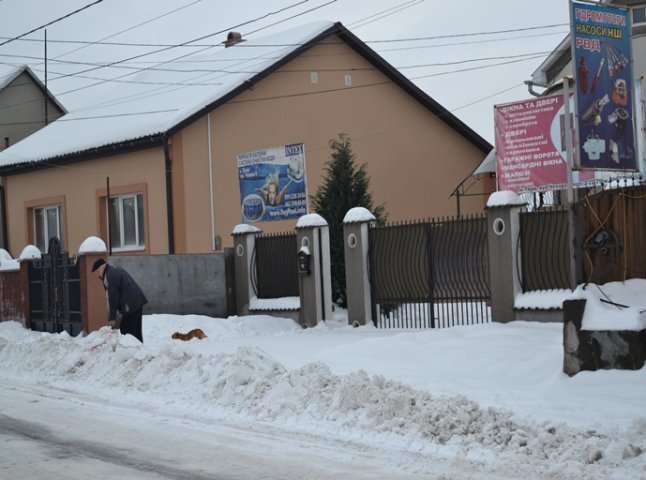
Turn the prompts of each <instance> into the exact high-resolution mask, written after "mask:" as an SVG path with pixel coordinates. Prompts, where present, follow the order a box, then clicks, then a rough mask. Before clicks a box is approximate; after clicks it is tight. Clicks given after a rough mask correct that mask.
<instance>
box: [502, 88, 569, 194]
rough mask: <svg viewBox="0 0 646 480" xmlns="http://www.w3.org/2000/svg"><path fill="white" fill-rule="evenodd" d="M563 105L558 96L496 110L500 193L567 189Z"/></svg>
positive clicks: (518, 103)
mask: <svg viewBox="0 0 646 480" xmlns="http://www.w3.org/2000/svg"><path fill="white" fill-rule="evenodd" d="M563 103H564V102H563V95H555V96H551V97H543V98H537V99H534V100H526V101H522V102H514V103H507V104H504V105H496V106H495V108H494V111H495V130H496V132H495V133H496V137H495V142H496V157H497V164H496V171H497V177H498V189H499V190H512V191H514V192H517V193H520V192H527V191H537V190H540V191H544V190H557V189H563V188H565V187H566V186H567V163H566V155H565V125H564V120H565V108H564V105H563Z"/></svg>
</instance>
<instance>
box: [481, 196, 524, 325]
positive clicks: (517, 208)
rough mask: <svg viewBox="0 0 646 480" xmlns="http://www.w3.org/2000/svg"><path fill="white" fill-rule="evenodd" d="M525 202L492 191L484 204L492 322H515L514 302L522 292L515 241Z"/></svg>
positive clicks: (518, 198)
mask: <svg viewBox="0 0 646 480" xmlns="http://www.w3.org/2000/svg"><path fill="white" fill-rule="evenodd" d="M523 210H525V202H523V200H522V199H521V198H520V197H519V196H518V195H517V194H516V193H514V192H509V191H502V192H495V193H493V194H492V195H491V196H490V197H489V200H488V201H487V244H488V249H489V282H490V286H491V319H492V320H493V321H494V322H511V321H514V320H516V314H515V311H514V303H515V299H516V295H517V294H518V293H520V292H521V291H522V289H521V274H522V272H520V263H519V262H518V258H517V257H518V254H519V253H520V252H519V251H518V248H517V247H518V242H519V233H520V216H519V214H520V212H521V211H523Z"/></svg>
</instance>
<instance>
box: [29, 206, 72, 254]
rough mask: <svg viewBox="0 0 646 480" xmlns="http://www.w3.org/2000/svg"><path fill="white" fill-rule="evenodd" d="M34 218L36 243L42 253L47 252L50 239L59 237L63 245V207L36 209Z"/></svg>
mask: <svg viewBox="0 0 646 480" xmlns="http://www.w3.org/2000/svg"><path fill="white" fill-rule="evenodd" d="M33 216H34V243H35V244H36V246H37V247H38V249H39V250H40V251H41V252H45V253H46V252H47V247H48V246H49V239H50V238H52V237H57V238H58V239H59V240H60V242H61V245H63V244H64V243H63V229H62V222H61V206H60V205H50V206H47V207H35V208H34V209H33Z"/></svg>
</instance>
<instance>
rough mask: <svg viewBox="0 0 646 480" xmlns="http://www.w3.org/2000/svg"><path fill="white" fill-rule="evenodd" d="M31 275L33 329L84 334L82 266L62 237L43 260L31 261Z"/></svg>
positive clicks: (53, 239) (29, 274) (74, 334)
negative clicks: (67, 247) (66, 248)
mask: <svg viewBox="0 0 646 480" xmlns="http://www.w3.org/2000/svg"><path fill="white" fill-rule="evenodd" d="M28 278H29V317H30V323H31V329H32V330H36V331H39V332H50V333H59V332H62V331H66V332H67V333H69V334H70V335H72V336H76V335H78V334H79V333H81V331H82V330H83V327H82V323H81V289H80V269H79V265H78V262H76V261H75V259H70V258H69V255H68V253H67V252H66V251H64V250H62V247H61V244H60V240H59V239H58V238H56V237H52V238H51V240H50V241H49V248H48V251H47V253H46V254H44V255H43V256H42V257H41V259H40V260H34V261H32V262H30V263H29V268H28Z"/></svg>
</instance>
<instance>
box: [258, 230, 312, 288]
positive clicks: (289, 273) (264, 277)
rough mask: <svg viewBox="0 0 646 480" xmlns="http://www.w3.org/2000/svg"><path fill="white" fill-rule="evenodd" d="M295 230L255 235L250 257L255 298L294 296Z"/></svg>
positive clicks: (296, 286) (296, 283)
mask: <svg viewBox="0 0 646 480" xmlns="http://www.w3.org/2000/svg"><path fill="white" fill-rule="evenodd" d="M297 251H298V244H297V241H296V234H295V233H275V234H264V235H258V236H256V246H255V249H254V251H253V256H252V259H251V285H252V286H253V290H254V293H255V294H256V296H257V297H258V298H280V297H292V296H293V297H298V296H299V295H300V293H299V289H298V270H297V268H296V267H297V264H296V252H297Z"/></svg>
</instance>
